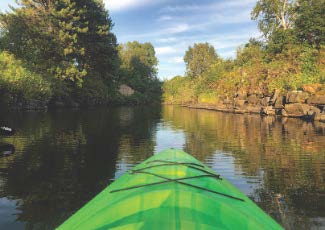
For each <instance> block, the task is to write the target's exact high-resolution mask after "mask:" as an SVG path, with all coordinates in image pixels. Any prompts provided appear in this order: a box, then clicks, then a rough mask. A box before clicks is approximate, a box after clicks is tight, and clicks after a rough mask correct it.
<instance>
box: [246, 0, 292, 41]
mask: <svg viewBox="0 0 325 230" xmlns="http://www.w3.org/2000/svg"><path fill="white" fill-rule="evenodd" d="M295 2H296V1H295V0H258V1H257V3H256V5H255V7H254V9H253V10H252V13H251V16H252V19H254V20H258V28H259V29H260V30H261V32H262V33H263V34H264V36H265V37H268V36H269V35H271V34H272V33H273V32H275V31H277V30H287V29H289V28H291V26H292V20H293V17H294V7H295Z"/></svg>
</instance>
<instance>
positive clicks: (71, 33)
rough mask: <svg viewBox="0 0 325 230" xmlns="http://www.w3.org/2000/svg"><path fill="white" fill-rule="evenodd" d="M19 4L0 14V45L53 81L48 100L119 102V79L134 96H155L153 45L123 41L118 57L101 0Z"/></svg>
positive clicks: (157, 91) (24, 1) (26, 1)
mask: <svg viewBox="0 0 325 230" xmlns="http://www.w3.org/2000/svg"><path fill="white" fill-rule="evenodd" d="M18 4H19V7H17V8H12V11H11V12H7V13H2V14H0V50H6V51H8V52H10V53H13V54H14V55H15V56H16V57H17V58H19V59H20V60H22V61H23V63H26V66H27V67H28V70H29V71H30V72H31V73H35V74H36V75H37V77H41V78H42V79H44V81H47V82H51V87H52V88H51V91H52V92H53V97H52V98H51V101H52V102H55V101H59V102H66V101H68V102H79V103H81V104H85V105H92V104H105V103H110V102H113V101H114V100H116V101H119V96H118V93H117V88H118V86H119V84H120V83H126V84H129V85H130V86H131V87H133V88H134V89H135V90H136V91H138V93H139V94H143V95H142V96H141V97H137V100H138V101H141V100H143V102H145V101H150V100H151V99H153V98H155V99H157V97H159V95H160V91H161V90H160V89H161V87H160V86H161V83H160V82H159V81H158V80H157V77H156V75H157V64H158V60H157V58H156V57H155V51H154V48H153V46H152V45H151V44H150V43H144V44H140V43H139V42H130V43H128V44H126V45H125V46H124V47H123V46H122V45H121V50H120V57H119V56H118V46H117V41H116V37H115V35H114V34H113V33H112V32H111V30H112V27H113V22H112V20H111V18H110V17H109V14H108V11H107V10H106V9H105V6H104V2H103V1H102V0H58V1H53V0H21V1H18ZM122 47H123V48H122ZM121 62H122V64H123V65H122V68H121V69H120V64H121ZM149 87H151V88H149ZM126 100H127V99H126ZM130 100H132V99H130Z"/></svg>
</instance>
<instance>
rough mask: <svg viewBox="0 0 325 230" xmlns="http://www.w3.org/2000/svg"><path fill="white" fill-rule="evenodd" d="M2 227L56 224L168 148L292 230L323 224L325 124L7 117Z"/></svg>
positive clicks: (117, 114) (81, 115)
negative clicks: (11, 130) (12, 131)
mask: <svg viewBox="0 0 325 230" xmlns="http://www.w3.org/2000/svg"><path fill="white" fill-rule="evenodd" d="M1 124H6V125H8V126H12V127H15V128H16V129H17V134H16V135H15V136H14V137H10V138H1V137H0V138H1V139H0V142H1V143H2V144H3V143H7V144H13V145H14V146H15V149H16V152H15V153H14V154H12V155H9V156H2V155H1V153H0V229H53V228H55V227H56V226H58V225H59V224H60V223H61V222H62V221H63V220H65V219H66V218H67V217H69V216H70V215H71V214H72V213H73V212H75V211H76V210H78V209H79V208H80V207H82V206H83V205H84V204H85V203H86V202H87V201H89V200H90V199H91V198H92V197H94V196H95V195H96V194H97V193H99V192H100V191H101V190H102V189H103V188H105V187H106V186H107V185H108V184H109V183H111V182H112V181H113V180H115V179H116V178H118V177H119V176H120V175H121V174H123V173H124V172H125V171H126V170H128V169H130V168H131V167H133V166H134V165H135V164H137V163H139V162H141V161H143V160H144V159H146V158H148V157H149V156H151V155H153V154H155V153H157V152H159V151H161V150H163V149H165V148H170V147H174V148H179V149H183V150H185V151H186V152H188V153H190V154H192V155H194V156H195V157H196V158H198V159H199V160H201V161H203V162H205V163H206V164H207V165H208V166H210V167H212V168H213V169H214V170H215V171H217V172H218V173H219V174H221V175H222V176H223V177H224V178H226V179H228V180H229V181H230V182H231V183H233V184H234V185H235V186H237V187H238V188H239V189H240V190H241V191H243V192H244V193H245V194H247V195H248V196H249V197H250V198H252V199H253V200H254V201H255V202H256V203H257V204H258V205H259V206H260V207H261V208H262V209H264V210H265V211H266V212H267V213H269V214H270V215H271V216H272V217H274V218H275V219H276V220H277V221H278V222H279V223H280V224H282V225H283V226H284V227H285V228H286V229H324V228H325V123H316V122H315V123H311V122H304V121H302V120H299V119H281V118H275V117H264V118H261V117H260V116H257V115H237V114H227V113H220V112H214V111H205V110H195V109H187V108H181V107H176V106H163V107H160V106H157V107H121V108H104V109H95V110H85V111H80V110H60V111H51V112H22V113H4V112H1V114H0V125H1Z"/></svg>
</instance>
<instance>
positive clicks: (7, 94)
mask: <svg viewBox="0 0 325 230" xmlns="http://www.w3.org/2000/svg"><path fill="white" fill-rule="evenodd" d="M0 69H1V72H0V101H1V103H3V104H8V105H17V104H18V103H21V104H28V103H30V102H32V101H35V100H36V101H41V102H48V101H49V99H50V97H51V96H52V90H51V85H50V83H49V82H47V81H46V80H44V79H43V78H42V77H41V76H40V75H38V74H36V73H33V72H30V71H29V70H27V69H26V68H25V67H24V65H23V63H22V62H21V61H19V60H17V59H16V58H15V57H14V56H13V55H12V54H10V53H8V52H1V53H0Z"/></svg>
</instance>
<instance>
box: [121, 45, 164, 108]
mask: <svg viewBox="0 0 325 230" xmlns="http://www.w3.org/2000/svg"><path fill="white" fill-rule="evenodd" d="M118 50H119V57H120V60H121V70H120V77H121V79H120V83H122V84H127V85H129V86H130V87H131V88H133V89H134V90H135V91H136V94H134V95H133V96H131V97H129V99H130V101H131V103H139V102H141V101H142V102H149V101H159V100H160V95H161V83H160V81H159V80H158V79H157V65H158V59H157V57H156V55H155V50H154V47H153V46H152V44H151V43H139V42H137V41H133V42H128V43H126V44H121V45H120V46H119V49H118ZM122 100H125V99H122Z"/></svg>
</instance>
